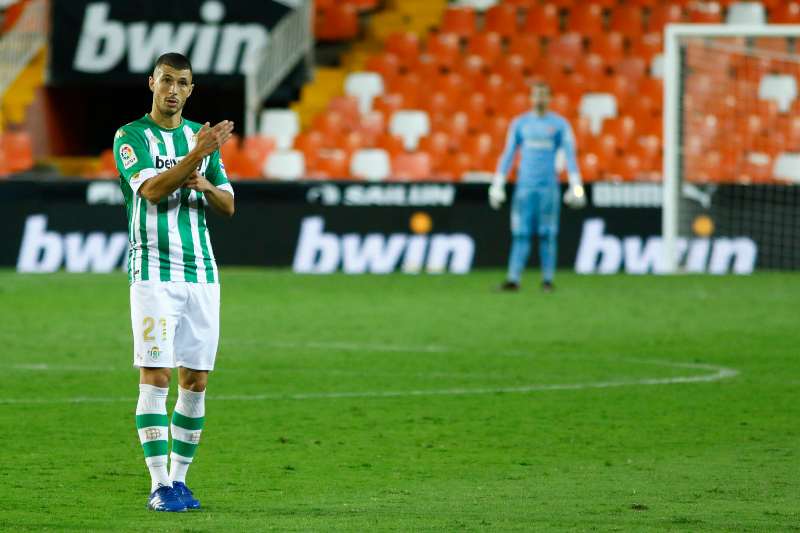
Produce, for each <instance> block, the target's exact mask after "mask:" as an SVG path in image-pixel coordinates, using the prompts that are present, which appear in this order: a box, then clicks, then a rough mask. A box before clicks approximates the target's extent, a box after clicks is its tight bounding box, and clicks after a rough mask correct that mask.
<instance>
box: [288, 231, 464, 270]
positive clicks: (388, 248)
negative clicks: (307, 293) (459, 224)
mask: <svg viewBox="0 0 800 533" xmlns="http://www.w3.org/2000/svg"><path fill="white" fill-rule="evenodd" d="M324 224H325V222H324V219H323V218H322V217H307V218H304V219H303V222H302V225H301V227H300V238H299V239H298V242H297V250H296V251H295V255H294V265H293V269H294V271H295V272H299V273H304V274H330V273H332V272H335V271H336V270H338V269H339V268H340V267H341V269H342V271H343V272H345V273H347V274H365V273H372V274H387V273H389V272H394V271H395V270H397V269H398V267H399V268H400V269H402V271H403V272H406V273H417V272H420V271H422V270H425V271H427V272H429V273H441V272H447V271H449V272H452V273H455V274H466V273H467V272H469V271H470V269H471V268H472V259H473V256H474V255H475V241H473V240H472V237H470V236H469V235H466V234H463V233H453V234H450V235H443V234H432V235H424V234H416V235H408V234H403V233H393V234H391V235H389V236H385V235H381V234H379V233H369V234H367V235H364V236H361V235H357V234H355V233H348V234H346V235H341V236H339V235H336V234H333V233H325V232H324V230H325V228H324Z"/></svg>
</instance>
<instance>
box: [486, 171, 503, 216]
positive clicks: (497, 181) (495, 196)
mask: <svg viewBox="0 0 800 533" xmlns="http://www.w3.org/2000/svg"><path fill="white" fill-rule="evenodd" d="M505 183H506V177H505V176H503V175H502V174H500V173H499V172H498V173H496V174H495V175H494V177H493V178H492V184H491V185H490V186H489V205H490V206H492V209H500V207H501V206H502V205H503V202H505V201H506V187H505Z"/></svg>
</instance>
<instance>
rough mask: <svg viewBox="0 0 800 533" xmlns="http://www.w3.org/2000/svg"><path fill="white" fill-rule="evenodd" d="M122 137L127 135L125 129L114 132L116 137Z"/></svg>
mask: <svg viewBox="0 0 800 533" xmlns="http://www.w3.org/2000/svg"><path fill="white" fill-rule="evenodd" d="M120 137H125V130H123V129H122V128H120V129H118V130H117V133H115V134H114V139H119V138H120Z"/></svg>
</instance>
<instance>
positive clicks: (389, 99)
mask: <svg viewBox="0 0 800 533" xmlns="http://www.w3.org/2000/svg"><path fill="white" fill-rule="evenodd" d="M403 103H404V102H403V95H402V94H398V93H386V94H382V95H380V96H379V97H377V98H376V99H375V100H374V101H373V102H372V109H373V110H374V111H380V112H381V113H382V114H383V116H384V117H390V116H392V114H393V113H394V112H395V111H399V110H401V109H402V108H403Z"/></svg>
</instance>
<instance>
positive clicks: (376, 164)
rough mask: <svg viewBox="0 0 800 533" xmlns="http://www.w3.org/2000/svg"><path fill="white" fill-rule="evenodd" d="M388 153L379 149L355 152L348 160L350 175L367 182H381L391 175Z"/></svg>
mask: <svg viewBox="0 0 800 533" xmlns="http://www.w3.org/2000/svg"><path fill="white" fill-rule="evenodd" d="M391 172H392V167H391V160H390V158H389V153H388V152H387V151H386V150H382V149H380V148H365V149H361V150H356V151H355V152H354V153H353V157H352V158H351V159H350V175H351V176H352V177H354V178H359V179H364V180H367V181H382V180H385V179H386V178H388V177H389V176H390V175H391Z"/></svg>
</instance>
